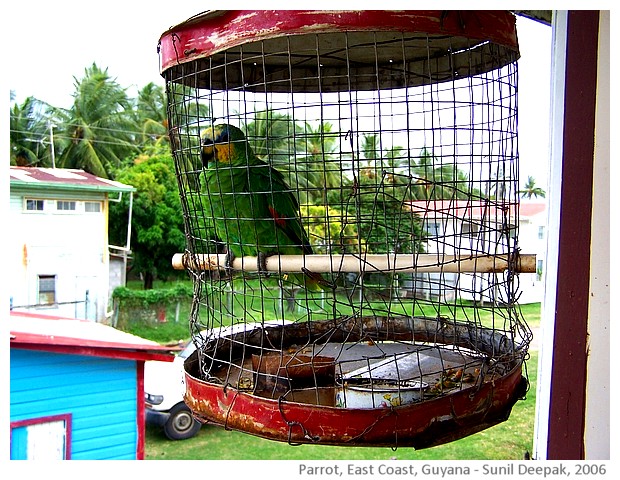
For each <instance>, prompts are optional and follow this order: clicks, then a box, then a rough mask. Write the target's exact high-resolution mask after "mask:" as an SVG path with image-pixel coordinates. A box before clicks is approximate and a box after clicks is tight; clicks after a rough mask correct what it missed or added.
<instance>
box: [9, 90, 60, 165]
mask: <svg viewBox="0 0 620 480" xmlns="http://www.w3.org/2000/svg"><path fill="white" fill-rule="evenodd" d="M13 98H14V94H13V92H11V100H13ZM52 116H53V115H52V109H51V107H50V106H49V105H47V104H46V103H45V102H42V101H40V100H37V99H36V98H34V97H28V98H26V100H24V102H23V103H22V104H21V105H19V104H17V103H16V104H14V105H13V108H11V111H10V142H11V154H10V163H11V165H18V166H22V167H51V166H53V165H52V164H53V161H52V158H53V157H52V150H51V148H52V147H51V146H50V137H51V133H50V129H51V128H52V125H53V120H52Z"/></svg>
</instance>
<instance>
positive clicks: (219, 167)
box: [200, 124, 326, 290]
mask: <svg viewBox="0 0 620 480" xmlns="http://www.w3.org/2000/svg"><path fill="white" fill-rule="evenodd" d="M200 144H201V152H200V156H201V160H202V164H203V168H204V179H205V187H206V193H207V196H206V197H207V206H208V208H210V210H211V211H210V212H207V213H208V214H210V215H211V216H212V219H213V223H214V226H215V233H216V235H217V236H218V237H219V239H220V240H222V241H223V242H224V243H225V244H226V245H227V249H228V261H227V263H228V264H229V266H230V264H231V263H232V258H235V257H242V256H244V255H248V256H256V257H257V258H258V269H259V271H262V272H264V271H266V267H265V259H266V257H268V256H270V255H275V254H280V255H300V254H306V255H312V247H311V246H310V242H309V240H308V235H307V234H306V232H305V230H304V228H303V225H302V224H301V220H300V216H299V204H298V202H297V199H296V198H295V196H294V194H293V191H292V190H291V188H290V187H289V186H288V185H287V184H286V182H285V181H284V177H283V175H282V173H280V172H279V171H278V170H276V169H274V168H273V167H271V166H270V165H268V164H267V163H265V162H264V161H262V160H260V159H259V158H258V157H257V156H256V155H255V154H254V152H253V151H252V149H251V147H250V145H249V143H248V142H247V140H246V138H245V135H244V134H243V132H242V131H241V130H240V129H239V128H237V127H235V126H233V125H227V124H220V125H215V126H213V127H209V128H207V129H205V130H203V131H202V133H201V134H200ZM288 280H290V281H291V282H292V283H294V284H296V285H297V286H300V287H304V286H305V287H306V288H308V289H310V290H319V289H321V288H323V286H324V285H326V281H325V280H324V279H323V277H322V276H321V275H320V274H316V273H312V272H309V271H305V272H304V273H299V274H297V273H294V274H290V275H288Z"/></svg>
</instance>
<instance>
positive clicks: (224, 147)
mask: <svg viewBox="0 0 620 480" xmlns="http://www.w3.org/2000/svg"><path fill="white" fill-rule="evenodd" d="M240 142H245V135H243V132H242V131H241V130H239V129H238V128H237V127H234V126H232V125H226V124H221V125H215V126H213V127H208V128H206V129H204V130H203V131H202V133H201V134H200V145H201V152H200V155H201V158H202V163H203V164H204V165H206V164H207V163H208V162H209V161H211V160H215V161H216V162H222V163H231V162H232V161H234V160H235V159H236V158H237V153H236V152H237V151H238V150H239V149H240V148H242V147H241V145H239V143H240Z"/></svg>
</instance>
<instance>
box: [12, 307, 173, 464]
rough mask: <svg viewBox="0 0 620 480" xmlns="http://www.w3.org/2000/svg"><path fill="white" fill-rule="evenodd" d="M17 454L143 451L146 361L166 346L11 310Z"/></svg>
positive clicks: (115, 455)
mask: <svg viewBox="0 0 620 480" xmlns="http://www.w3.org/2000/svg"><path fill="white" fill-rule="evenodd" d="M10 330H11V354H10V379H11V380H10V410H11V412H10V424H11V459H89V460H95V459H101V460H103V459H105V460H120V459H128V460H136V459H143V458H144V425H145V423H144V419H145V416H144V415H145V414H144V362H145V361H146V360H160V361H172V360H173V358H174V355H173V354H172V353H171V352H170V351H169V349H167V348H166V347H163V346H160V345H159V344H157V343H155V342H151V341H149V340H145V339H143V338H140V337H136V336H134V335H130V334H128V333H125V332H121V331H119V330H116V329H114V328H112V327H109V326H106V325H103V324H100V323H95V322H90V321H84V320H74V319H67V318H61V317H51V316H42V315H38V314H33V313H21V312H20V313H17V312H11V315H10Z"/></svg>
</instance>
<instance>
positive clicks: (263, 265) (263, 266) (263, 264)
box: [256, 252, 269, 275]
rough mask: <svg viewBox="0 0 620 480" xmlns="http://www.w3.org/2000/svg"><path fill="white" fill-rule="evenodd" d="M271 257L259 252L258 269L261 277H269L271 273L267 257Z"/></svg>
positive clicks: (257, 257) (257, 256) (257, 258)
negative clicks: (268, 268) (268, 269)
mask: <svg viewBox="0 0 620 480" xmlns="http://www.w3.org/2000/svg"><path fill="white" fill-rule="evenodd" d="M268 256H269V255H267V254H265V253H263V252H258V255H256V267H257V268H258V273H259V274H260V275H267V274H268V273H269V272H268V271H267V257H268Z"/></svg>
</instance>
